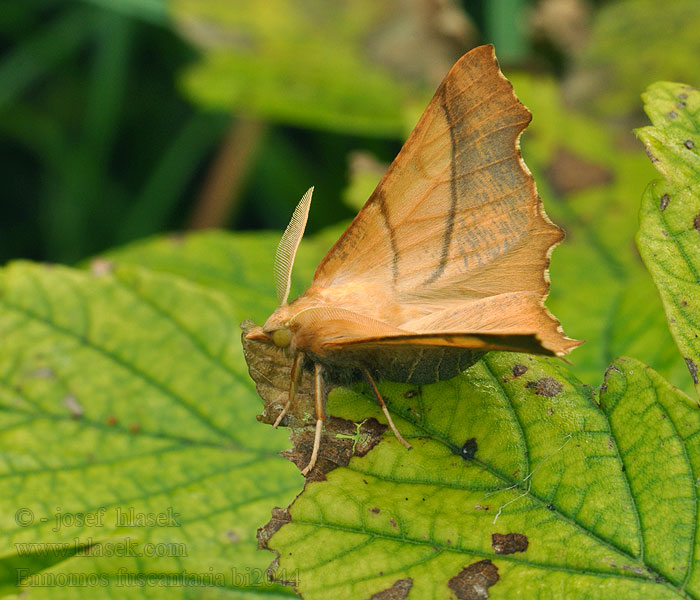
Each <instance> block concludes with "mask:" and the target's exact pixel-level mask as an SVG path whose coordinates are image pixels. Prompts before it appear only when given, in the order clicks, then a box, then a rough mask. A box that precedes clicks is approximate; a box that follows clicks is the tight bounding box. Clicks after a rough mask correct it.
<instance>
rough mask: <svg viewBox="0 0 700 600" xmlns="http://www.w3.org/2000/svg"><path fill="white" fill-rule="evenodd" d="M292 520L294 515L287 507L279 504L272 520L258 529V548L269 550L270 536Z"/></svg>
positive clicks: (274, 510) (273, 510)
mask: <svg viewBox="0 0 700 600" xmlns="http://www.w3.org/2000/svg"><path fill="white" fill-rule="evenodd" d="M291 522H292V517H291V515H290V514H289V511H288V510H287V509H282V508H279V507H277V506H276V507H275V508H273V509H272V517H271V518H270V520H269V521H268V522H267V523H266V524H265V525H263V526H262V527H261V528H260V529H258V533H257V536H258V549H259V550H267V549H268V546H267V543H268V542H269V541H270V538H271V537H272V536H273V535H275V534H276V533H277V532H278V531H279V530H280V529H281V528H282V526H283V525H286V524H287V523H291Z"/></svg>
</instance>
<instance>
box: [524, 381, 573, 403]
mask: <svg viewBox="0 0 700 600" xmlns="http://www.w3.org/2000/svg"><path fill="white" fill-rule="evenodd" d="M525 387H527V388H530V389H532V390H534V391H535V394H537V395H538V396H547V397H548V398H552V397H553V396H556V395H557V394H561V392H562V390H563V389H564V388H563V387H562V385H561V383H559V382H558V381H557V380H556V379H554V377H542V379H538V380H537V381H530V382H528V383H527V384H526V385H525Z"/></svg>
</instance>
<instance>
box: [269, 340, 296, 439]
mask: <svg viewBox="0 0 700 600" xmlns="http://www.w3.org/2000/svg"><path fill="white" fill-rule="evenodd" d="M303 358H304V355H303V354H302V353H301V352H297V354H296V356H295V357H294V362H293V363H292V373H291V378H290V380H289V397H288V398H287V402H286V403H285V405H284V408H283V409H282V412H281V413H280V414H279V415H278V416H277V418H276V419H275V422H274V423H273V424H272V426H273V427H275V428H276V427H277V426H278V425H279V424H280V422H281V421H282V419H284V415H286V414H287V413H288V412H289V409H290V408H291V406H292V402H294V398H295V397H296V395H297V389H298V388H299V384H300V383H301V363H302V360H303Z"/></svg>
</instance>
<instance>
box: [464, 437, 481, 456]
mask: <svg viewBox="0 0 700 600" xmlns="http://www.w3.org/2000/svg"><path fill="white" fill-rule="evenodd" d="M478 447H479V446H478V444H477V443H476V438H469V439H468V440H467V441H466V442H464V446H462V449H461V450H460V452H459V453H460V456H461V457H462V458H463V459H464V460H471V459H472V458H474V456H475V455H476V451H477V449H478Z"/></svg>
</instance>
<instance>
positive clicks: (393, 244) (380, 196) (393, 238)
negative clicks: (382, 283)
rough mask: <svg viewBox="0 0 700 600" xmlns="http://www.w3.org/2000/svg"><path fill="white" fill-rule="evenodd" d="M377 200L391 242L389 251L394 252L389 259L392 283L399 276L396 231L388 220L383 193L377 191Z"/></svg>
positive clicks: (387, 210)
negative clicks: (391, 258)
mask: <svg viewBox="0 0 700 600" xmlns="http://www.w3.org/2000/svg"><path fill="white" fill-rule="evenodd" d="M377 200H378V202H379V211H380V212H381V213H382V217H383V218H384V225H385V226H386V228H387V230H388V231H389V242H390V243H391V251H392V252H393V253H394V259H393V260H392V261H391V274H392V276H393V278H394V284H395V283H396V281H397V280H398V278H399V247H398V246H397V245H396V232H395V231H394V229H393V227H392V226H391V223H390V222H389V209H388V208H387V206H386V200H384V194H383V193H381V192H379V194H377Z"/></svg>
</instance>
